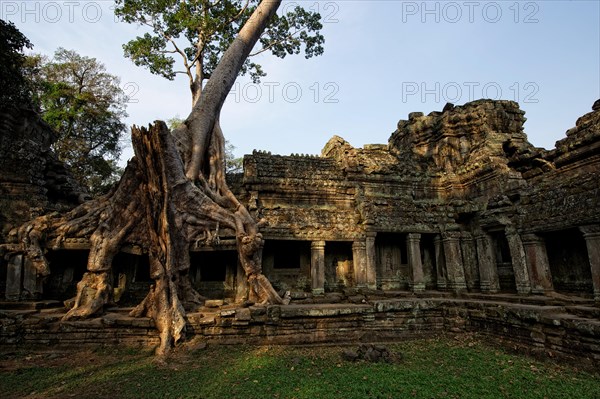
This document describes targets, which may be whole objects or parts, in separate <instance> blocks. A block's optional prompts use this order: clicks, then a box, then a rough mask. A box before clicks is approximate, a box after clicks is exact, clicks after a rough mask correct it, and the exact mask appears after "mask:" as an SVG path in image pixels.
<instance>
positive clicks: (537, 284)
mask: <svg viewBox="0 0 600 399" xmlns="http://www.w3.org/2000/svg"><path fill="white" fill-rule="evenodd" d="M521 240H522V241H523V249H524V250H525V261H526V262H527V271H528V272H529V278H530V280H531V292H532V293H534V294H545V293H548V292H552V291H553V290H554V288H553V286H552V274H551V273H550V263H549V262H548V253H547V252H546V243H545V242H544V239H543V238H542V237H540V236H538V235H536V234H525V235H523V236H522V237H521Z"/></svg>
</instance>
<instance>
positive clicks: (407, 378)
mask: <svg viewBox="0 0 600 399" xmlns="http://www.w3.org/2000/svg"><path fill="white" fill-rule="evenodd" d="M460 338H461V341H457V340H454V339H446V338H444V339H423V340H417V341H410V342H404V343H401V344H397V345H393V346H390V349H392V350H393V351H396V352H400V353H402V354H403V358H402V360H400V361H398V362H396V363H389V364H388V363H366V362H356V363H350V362H346V361H343V360H342V359H341V357H340V353H341V351H342V348H339V347H316V348H294V347H271V348H265V347H252V346H234V347H232V346H223V347H209V348H208V349H207V350H204V351H195V352H194V351H192V352H189V351H185V352H183V353H182V352H180V353H178V354H176V355H175V356H174V357H172V358H170V359H169V360H168V363H167V364H166V365H161V364H157V363H156V362H154V360H155V359H154V357H153V355H152V354H151V353H140V352H138V353H135V352H134V353H132V352H131V351H129V352H126V351H124V350H119V351H107V350H105V351H103V352H101V353H98V352H97V353H89V352H84V353H69V354H64V355H62V356H61V355H56V354H55V355H54V357H53V360H50V361H45V362H44V361H42V360H38V359H37V358H36V357H35V355H29V356H28V357H29V360H28V361H25V360H24V359H23V358H22V357H24V356H23V355H22V357H21V358H19V357H18V356H14V355H12V357H13V359H9V358H8V357H5V356H0V359H3V360H0V366H1V367H0V370H2V372H0V379H1V381H2V384H0V397H3V398H11V397H25V396H27V397H66V396H76V397H78V398H82V399H83V398H103V397H118V398H161V399H162V398H203V399H210V398H218V399H220V398H238V399H243V398H248V399H256V398H273V399H284V398H297V399H303V398H305V399H314V398H344V399H369V398H423V399H429V398H462V399H469V398H472V399H486V398H487V399H497V398H519V399H528V398H531V399H534V398H535V399H538V398H548V399H559V398H564V399H570V398H578V399H596V398H598V397H600V379H598V375H597V373H596V374H595V375H594V374H590V373H586V372H581V371H579V370H577V369H576V368H574V367H571V366H567V365H559V364H556V363H551V362H539V361H535V360H532V359H530V358H527V357H524V356H518V355H513V354H509V353H507V352H504V351H502V350H499V349H495V348H492V347H489V346H487V345H485V344H482V343H479V342H472V341H470V340H467V341H466V342H462V339H463V338H464V337H460ZM48 363H51V364H50V365H48ZM12 365H18V366H12ZM15 367H16V370H15ZM11 368H12V371H11ZM33 391H35V393H32V392H33Z"/></svg>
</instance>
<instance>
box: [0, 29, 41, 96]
mask: <svg viewBox="0 0 600 399" xmlns="http://www.w3.org/2000/svg"><path fill="white" fill-rule="evenodd" d="M25 48H29V49H31V48H33V45H32V44H31V42H30V41H29V39H27V37H25V35H23V34H22V33H21V32H20V31H19V30H18V29H17V28H16V27H15V25H14V24H13V23H12V22H10V21H9V22H6V21H3V20H1V19H0V87H2V90H1V93H2V95H1V96H0V107H2V108H6V107H8V106H11V105H15V104H27V103H29V95H30V92H29V86H28V85H27V80H26V79H25V77H24V76H23V64H24V62H25V56H24V54H23V50H24V49H25Z"/></svg>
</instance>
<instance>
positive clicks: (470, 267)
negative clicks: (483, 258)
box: [460, 231, 479, 291]
mask: <svg viewBox="0 0 600 399" xmlns="http://www.w3.org/2000/svg"><path fill="white" fill-rule="evenodd" d="M460 249H461V252H462V260H463V266H464V270H465V280H466V283H467V288H468V289H469V291H472V290H474V289H477V288H479V270H478V269H477V249H476V248H475V240H474V239H473V235H472V234H471V233H469V232H467V231H463V232H461V233H460Z"/></svg>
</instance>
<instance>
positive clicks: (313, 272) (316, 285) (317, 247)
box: [310, 241, 325, 295]
mask: <svg viewBox="0 0 600 399" xmlns="http://www.w3.org/2000/svg"><path fill="white" fill-rule="evenodd" d="M310 253H311V256H310V276H311V281H312V293H313V294H315V295H320V294H324V293H325V241H313V242H312V243H311V244H310Z"/></svg>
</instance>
